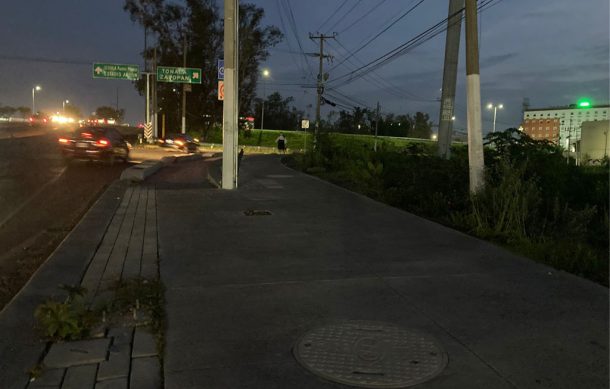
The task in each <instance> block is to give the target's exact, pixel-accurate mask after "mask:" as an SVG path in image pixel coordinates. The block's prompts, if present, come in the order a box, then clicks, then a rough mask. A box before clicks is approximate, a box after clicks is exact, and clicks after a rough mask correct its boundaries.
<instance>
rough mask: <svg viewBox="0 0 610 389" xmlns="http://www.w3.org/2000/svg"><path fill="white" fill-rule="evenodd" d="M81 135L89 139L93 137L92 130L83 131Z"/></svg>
mask: <svg viewBox="0 0 610 389" xmlns="http://www.w3.org/2000/svg"><path fill="white" fill-rule="evenodd" d="M80 136H81V137H83V138H87V139H91V138H93V135H92V134H91V133H90V132H81V134H80Z"/></svg>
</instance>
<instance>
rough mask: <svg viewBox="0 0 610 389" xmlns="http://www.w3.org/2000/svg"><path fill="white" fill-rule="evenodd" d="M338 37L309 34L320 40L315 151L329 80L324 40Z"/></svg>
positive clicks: (312, 37)
mask: <svg viewBox="0 0 610 389" xmlns="http://www.w3.org/2000/svg"><path fill="white" fill-rule="evenodd" d="M335 36H337V34H336V33H333V34H332V35H324V34H320V35H312V34H309V39H312V40H313V39H319V40H320V54H319V56H320V69H319V71H318V88H317V89H318V98H317V100H316V124H315V126H314V134H313V149H314V150H315V149H316V145H317V143H318V134H319V133H320V106H321V105H322V93H324V82H325V81H326V80H327V79H328V74H324V39H334V38H335Z"/></svg>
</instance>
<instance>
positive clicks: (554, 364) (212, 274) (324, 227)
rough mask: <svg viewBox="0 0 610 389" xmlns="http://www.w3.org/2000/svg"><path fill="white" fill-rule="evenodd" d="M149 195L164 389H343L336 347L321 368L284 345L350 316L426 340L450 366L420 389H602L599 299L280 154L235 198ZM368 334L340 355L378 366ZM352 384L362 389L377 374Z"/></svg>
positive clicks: (594, 290)
mask: <svg viewBox="0 0 610 389" xmlns="http://www.w3.org/2000/svg"><path fill="white" fill-rule="evenodd" d="M156 199H157V212H158V231H159V257H160V275H161V280H162V281H163V282H164V284H165V287H166V310H167V319H168V326H167V333H166V339H165V340H166V347H165V356H164V376H165V386H166V388H171V389H174V388H176V389H177V388H180V389H183V388H265V389H268V388H339V387H344V386H343V385H341V384H337V383H333V382H331V381H329V380H327V379H323V378H321V377H320V375H326V376H327V377H328V376H332V375H333V374H335V375H336V374H338V373H337V371H336V370H337V369H339V368H341V367H342V366H338V365H337V364H336V362H337V361H336V360H333V359H332V358H335V356H334V354H333V353H334V351H332V352H330V351H329V352H327V353H325V354H324V355H321V356H319V359H318V360H317V361H316V363H317V365H316V366H317V367H316V368H317V369H318V372H316V368H311V366H309V367H310V368H309V369H305V368H303V367H302V366H301V364H299V362H297V361H296V360H295V358H294V356H293V348H294V347H295V345H297V344H299V347H300V345H301V343H299V342H300V340H302V339H307V337H306V336H305V335H306V334H308V333H310V334H311V333H316V331H317V329H319V328H321V327H322V328H330V327H332V326H335V327H332V328H344V327H345V326H346V325H347V326H349V325H351V324H350V323H355V322H354V320H358V321H366V323H368V322H371V321H374V322H383V323H388V325H389V326H390V327H392V326H396V328H401V329H402V328H405V329H409V330H412V331H414V333H421V334H425V335H426V336H427V337H429V338H430V339H434V340H435V341H436V343H435V344H437V345H438V346H439V347H440V348H441V349H442V350H444V353H446V360H444V361H443V362H442V363H440V365H439V366H440V368H439V369H437V371H436V373H439V374H437V375H436V376H435V377H428V378H430V379H428V380H427V381H425V380H420V381H418V382H420V383H419V384H418V385H417V386H415V387H417V388H454V389H455V388H469V389H471V388H485V389H489V388H570V389H572V388H607V387H608V289H606V288H604V287H601V286H599V285H596V284H593V283H591V282H589V281H587V280H584V279H581V278H578V277H575V276H572V275H569V274H565V273H563V272H558V271H555V270H553V269H551V268H549V267H546V266H542V265H539V264H536V263H534V262H532V261H529V260H527V259H524V258H520V257H518V256H515V255H512V254H511V253H509V252H507V251H505V250H503V249H500V248H498V247H496V246H493V245H491V244H488V243H486V242H483V241H480V240H477V239H474V238H472V237H469V236H466V235H464V234H462V233H459V232H456V231H454V230H451V229H448V228H445V227H443V226H440V225H438V224H435V223H432V222H430V221H427V220H424V219H421V218H419V217H416V216H413V215H411V214H408V213H406V212H402V211H400V210H397V209H394V208H391V207H388V206H385V205H383V204H379V203H377V202H374V201H372V200H370V199H367V198H365V197H363V196H360V195H357V194H354V193H351V192H348V191H346V190H343V189H341V188H338V187H336V186H334V185H331V184H328V183H325V182H322V181H320V180H318V179H316V178H312V177H309V176H306V175H303V174H300V173H298V172H295V171H293V170H290V169H288V168H286V167H284V166H282V165H281V164H280V163H279V161H278V157H277V156H265V157H248V158H246V159H245V160H244V162H243V164H242V167H241V170H240V188H239V189H238V190H235V191H222V190H214V189H203V188H179V189H172V188H163V189H160V188H157V193H156ZM262 211H268V212H262ZM269 213H270V214H269ZM346 323H347V324H346ZM356 323H360V322H356ZM367 325H368V324H367ZM325 326H326V327H325ZM341 326H343V327H341ZM370 328H376V327H374V325H373V327H370ZM370 328H369V329H370ZM392 328H393V327H392ZM365 330H366V328H365ZM375 331H376V330H375ZM397 331H399V330H397ZM331 335H333V334H331ZM304 336H305V338H304ZM333 336H334V335H333ZM373 338H374V337H372V336H368V337H364V338H360V339H359V340H358V342H360V341H368V342H369V344H365V346H367V347H368V348H367V349H366V350H365V349H363V348H362V347H361V346H362V345H363V343H357V344H356V345H355V346H354V345H350V344H346V346H345V349H346V350H347V351H348V352H349V351H350V350H351V351H354V349H356V351H355V354H354V355H355V357H354V358H356V357H359V358H360V361H359V363H361V364H365V365H366V363H369V365H370V366H373V365H374V364H377V365H378V366H379V364H382V363H386V362H387V361H383V359H384V358H385V357H386V356H389V351H391V350H390V349H391V347H392V345H387V344H385V345H384V346H383V347H381V346H379V344H375V341H374V339H373ZM371 342H372V343H371ZM322 343H324V342H322ZM432 343H434V342H432ZM432 343H430V344H432ZM304 346H305V347H308V346H309V344H308V343H306V344H305V345H304ZM299 347H297V349H296V350H294V352H295V353H297V354H299V350H301V349H300V348H299ZM405 350H406V351H405V352H407V351H409V350H410V349H408V348H405ZM409 352H410V351H409ZM384 353H385V354H384ZM331 354H333V355H331ZM430 355H436V353H430ZM444 355H445V354H444ZM300 356H301V361H303V360H306V359H307V358H308V356H307V355H304V354H303V355H300ZM346 358H348V357H346ZM349 358H351V357H349ZM349 358H348V359H349ZM356 359H358V358H356ZM371 361H373V362H374V363H373V362H371ZM403 362H404V361H400V360H397V361H396V362H395V363H396V365H395V366H399V367H400V366H404V365H401V363H403ZM420 362H422V361H417V360H411V361H410V363H411V364H417V363H420ZM423 362H426V361H423ZM426 363H427V362H426ZM443 363H447V364H446V366H444V365H443ZM424 365H425V363H422V364H421V366H422V367H421V368H422V369H424V367H425V366H424ZM443 366H444V368H443ZM386 367H387V366H386ZM432 370H434V369H432ZM320 371H321V372H322V374H320ZM411 371H412V372H414V373H413V374H415V373H418V371H419V370H411ZM348 373H352V374H353V375H354V379H359V378H358V377H356V376H357V375H360V377H362V376H363V375H367V374H369V375H370V377H365V378H366V379H369V378H370V381H369V382H371V383H373V382H377V381H378V380H381V381H383V379H384V377H382V376H383V375H384V374H385V373H384V372H383V371H381V372H378V371H351V372H348ZM419 373H421V371H419ZM436 373H435V374H436ZM348 375H349V374H348ZM385 378H389V377H385ZM347 380H348V381H349V377H348V378H347ZM424 381H425V382H424ZM360 382H363V381H362V378H360ZM371 385H372V384H371ZM378 387H380V386H378Z"/></svg>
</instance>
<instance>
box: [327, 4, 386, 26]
mask: <svg viewBox="0 0 610 389" xmlns="http://www.w3.org/2000/svg"><path fill="white" fill-rule="evenodd" d="M386 1H388V0H381V1H380V2H379V3H377V4H375V5H374V6H373V7H372V8H370V9H369V10H368V11H366V12H365V13H364V14H363V15H362V16H361V17H359V18H358V19H356V20H354V21H353V22H352V24H350V25H349V26H347V27H345V28H344V29H343V30H341V31H339V34H343V33H344V32H345V31H347V30H349V29H350V28H352V27H353V26H354V25H356V23H358V22H359V21H361V20H362V19H364V18H366V17H367V16H369V15H370V14H371V13H372V12H374V11H375V10H377V9H379V7H381V6H382V5H383V3H385V2H386Z"/></svg>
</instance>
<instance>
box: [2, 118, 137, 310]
mask: <svg viewBox="0 0 610 389" xmlns="http://www.w3.org/2000/svg"><path fill="white" fill-rule="evenodd" d="M64 131H65V130H57V129H52V128H38V129H36V128H34V129H30V128H25V129H7V128H6V126H3V128H1V130H0V132H1V133H3V134H6V133H9V132H12V133H13V134H18V135H17V136H13V137H12V138H11V137H4V138H0V309H1V308H2V307H3V306H4V305H5V304H6V303H7V302H8V301H10V298H12V296H13V295H14V294H15V293H17V292H18V291H19V289H20V288H21V287H22V286H23V284H24V283H25V282H27V280H28V279H29V278H30V276H31V274H32V273H33V272H34V271H36V269H37V268H38V267H39V266H40V264H41V263H42V262H43V261H44V260H45V259H46V258H47V257H48V255H49V254H50V253H51V252H52V251H53V250H54V249H55V247H57V245H58V244H59V243H60V242H61V240H63V238H64V237H65V235H66V234H67V233H68V232H69V231H70V230H71V229H72V228H73V226H74V225H75V224H76V223H77V222H78V221H79V220H80V218H81V217H82V215H83V214H84V213H85V212H86V211H87V210H88V209H89V207H90V205H91V204H92V203H93V202H94V201H95V200H96V199H97V197H98V196H99V194H100V193H102V191H103V190H104V189H105V188H106V187H107V185H109V184H110V183H111V182H112V181H114V180H116V179H118V178H119V177H120V174H121V172H122V171H123V170H124V169H125V168H126V167H127V166H128V165H126V164H117V165H115V166H109V165H106V164H101V163H87V162H83V163H80V162H78V163H73V164H70V165H66V164H65V162H64V161H63V159H62V158H61V155H60V152H59V149H58V147H57V137H58V135H59V134H60V133H63V132H64Z"/></svg>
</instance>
